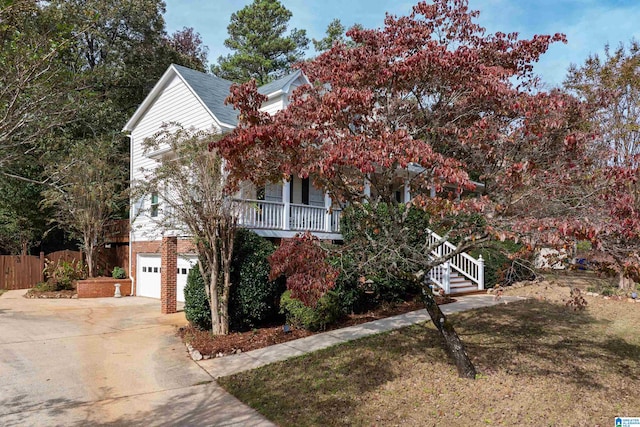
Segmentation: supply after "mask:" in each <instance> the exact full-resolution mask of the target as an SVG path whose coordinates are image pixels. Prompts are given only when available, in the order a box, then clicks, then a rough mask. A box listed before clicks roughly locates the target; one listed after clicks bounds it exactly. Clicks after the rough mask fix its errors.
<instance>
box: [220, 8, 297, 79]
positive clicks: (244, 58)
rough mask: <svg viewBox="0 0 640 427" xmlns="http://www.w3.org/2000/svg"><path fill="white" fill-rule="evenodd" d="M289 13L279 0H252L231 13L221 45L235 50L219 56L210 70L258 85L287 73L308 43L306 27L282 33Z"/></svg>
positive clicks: (287, 21)
mask: <svg viewBox="0 0 640 427" xmlns="http://www.w3.org/2000/svg"><path fill="white" fill-rule="evenodd" d="M291 16H292V14H291V12H290V11H289V10H288V9H286V8H285V7H284V6H283V5H282V4H281V3H280V2H279V1H278V0H254V2H253V3H251V4H250V5H248V6H246V7H244V8H243V9H241V10H239V11H238V12H236V13H234V14H233V15H231V23H230V24H229V26H228V27H227V31H228V32H229V38H228V39H226V40H225V42H224V45H225V46H226V47H228V48H229V49H231V50H233V51H234V53H232V54H229V55H227V56H226V57H225V56H221V57H219V58H218V65H216V66H213V67H212V71H213V73H214V74H216V75H217V76H219V77H222V78H225V79H228V80H232V81H236V82H246V81H249V80H251V79H255V80H256V82H257V83H258V85H263V84H265V83H268V82H270V81H272V80H274V79H277V78H279V77H281V76H282V75H284V74H286V73H287V72H288V71H289V69H290V67H291V65H292V64H293V63H295V62H297V61H300V60H301V59H302V58H303V57H304V50H305V49H307V47H308V45H309V39H308V38H307V35H306V31H305V30H298V29H295V28H294V29H293V30H291V32H290V33H289V35H285V31H287V24H288V23H289V19H291Z"/></svg>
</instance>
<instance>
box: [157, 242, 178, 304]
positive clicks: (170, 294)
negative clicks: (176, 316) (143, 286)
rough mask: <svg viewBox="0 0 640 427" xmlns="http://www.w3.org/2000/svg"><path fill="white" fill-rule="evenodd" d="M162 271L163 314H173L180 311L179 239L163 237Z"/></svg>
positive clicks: (161, 302) (161, 296) (161, 301)
mask: <svg viewBox="0 0 640 427" xmlns="http://www.w3.org/2000/svg"><path fill="white" fill-rule="evenodd" d="M160 254H161V257H162V258H161V264H160V265H161V266H162V267H161V270H160V305H161V311H162V314H171V313H176V312H177V311H178V300H177V293H178V278H177V276H176V269H177V268H178V238H177V237H163V238H162V248H161V250H160Z"/></svg>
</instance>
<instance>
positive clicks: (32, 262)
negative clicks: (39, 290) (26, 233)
mask: <svg viewBox="0 0 640 427" xmlns="http://www.w3.org/2000/svg"><path fill="white" fill-rule="evenodd" d="M45 259H48V260H50V261H53V262H56V263H57V262H60V261H67V262H69V261H72V260H77V261H79V260H82V253H81V252H78V251H70V250H65V251H58V252H52V253H50V254H48V255H47V256H46V257H45V255H44V253H43V252H41V253H40V256H35V255H2V256H0V289H8V290H14V289H29V288H33V287H34V286H35V285H36V284H37V283H38V282H41V281H43V280H44V276H43V274H42V270H43V269H44V260H45Z"/></svg>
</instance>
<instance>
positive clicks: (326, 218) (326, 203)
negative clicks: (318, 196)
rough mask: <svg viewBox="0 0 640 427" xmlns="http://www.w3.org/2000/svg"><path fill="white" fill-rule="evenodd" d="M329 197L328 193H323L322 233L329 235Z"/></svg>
mask: <svg viewBox="0 0 640 427" xmlns="http://www.w3.org/2000/svg"><path fill="white" fill-rule="evenodd" d="M332 203H333V202H332V201H331V197H330V196H329V193H324V209H325V211H324V231H326V232H327V233H331V205H332Z"/></svg>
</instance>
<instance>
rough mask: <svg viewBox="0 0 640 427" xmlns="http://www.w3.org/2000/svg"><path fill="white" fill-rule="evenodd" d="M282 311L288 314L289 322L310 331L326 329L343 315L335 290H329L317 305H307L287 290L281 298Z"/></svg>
mask: <svg viewBox="0 0 640 427" xmlns="http://www.w3.org/2000/svg"><path fill="white" fill-rule="evenodd" d="M280 312H281V313H282V314H284V315H285V316H286V318H287V323H288V324H290V325H292V326H295V327H298V328H304V329H307V330H310V331H319V330H323V329H326V327H327V325H330V324H332V323H335V322H336V321H337V320H339V319H340V318H341V317H342V310H341V308H340V301H339V297H338V294H337V293H336V292H334V291H329V292H327V293H326V294H325V295H324V296H323V297H322V298H320V300H319V301H318V304H317V305H316V306H315V307H307V306H306V305H304V304H303V303H302V301H299V300H297V299H294V298H291V293H290V292H289V291H286V292H285V293H284V294H282V298H281V299H280Z"/></svg>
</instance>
